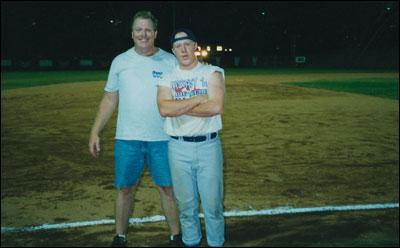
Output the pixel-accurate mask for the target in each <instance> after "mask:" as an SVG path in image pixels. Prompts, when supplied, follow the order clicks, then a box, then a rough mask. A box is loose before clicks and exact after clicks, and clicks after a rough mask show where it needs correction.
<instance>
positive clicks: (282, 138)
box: [1, 73, 399, 246]
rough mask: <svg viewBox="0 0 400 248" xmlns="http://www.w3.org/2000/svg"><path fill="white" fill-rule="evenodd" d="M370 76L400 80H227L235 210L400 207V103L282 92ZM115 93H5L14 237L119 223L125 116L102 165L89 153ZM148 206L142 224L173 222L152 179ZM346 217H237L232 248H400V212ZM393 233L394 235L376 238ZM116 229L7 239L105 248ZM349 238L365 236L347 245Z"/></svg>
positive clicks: (5, 240) (8, 242) (145, 240)
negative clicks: (49, 227)
mask: <svg viewBox="0 0 400 248" xmlns="http://www.w3.org/2000/svg"><path fill="white" fill-rule="evenodd" d="M369 77H371V78H372V77H375V78H376V77H391V78H396V79H397V81H398V78H399V75H398V73H379V74H376V73H375V74H374V73H332V74H330V73H322V74H316V73H313V74H302V75H297V76H296V75H271V76H268V75H257V76H251V75H249V76H229V75H227V80H226V81H227V99H226V107H225V113H224V116H223V125H224V129H223V131H222V132H221V139H222V143H223V153H224V159H225V163H224V166H225V167H224V168H225V169H224V180H225V201H224V205H225V210H248V209H265V208H273V207H278V206H291V207H310V206H323V205H327V204H329V205H332V204H336V205H341V204H362V203H379V202H398V201H399V180H398V179H399V153H398V152H399V139H398V135H399V102H398V100H392V99H386V98H380V97H373V96H366V95H360V94H350V93H346V92H334V91H328V90H320V89H308V88H307V89H306V88H300V87H293V86H288V85H285V84H281V83H283V82H297V81H303V82H304V81H313V80H319V79H329V78H332V79H333V78H334V79H335V80H338V79H342V78H343V79H349V78H352V79H354V78H369ZM103 86H104V83H103V82H97V83H75V84H60V85H52V86H43V87H35V88H29V89H15V90H8V91H4V92H3V91H2V93H1V103H2V104H1V140H2V142H1V160H2V165H1V175H2V176H1V177H2V180H1V186H2V189H1V195H2V200H1V209H2V210H1V222H2V227H23V226H31V225H38V224H43V223H60V222H72V221H82V220H95V219H104V218H111V219H112V218H113V211H114V199H115V196H116V195H115V194H116V192H115V189H114V188H113V186H112V180H113V144H114V142H113V136H114V130H115V116H114V117H113V118H114V119H113V121H112V122H110V123H109V124H108V125H107V127H106V129H105V131H104V133H103V139H102V142H103V154H102V155H101V157H100V159H98V160H94V159H92V158H91V157H90V156H89V153H88V151H87V150H88V149H87V142H88V135H89V131H90V127H91V124H92V122H93V120H94V117H95V114H96V111H97V104H98V103H99V101H100V99H101V97H102V94H103ZM136 199H137V201H136V204H135V210H134V217H142V216H150V215H156V214H161V208H160V204H159V196H158V193H157V191H156V189H155V188H154V186H153V184H152V182H151V179H150V177H149V174H148V173H147V172H146V173H145V175H144V177H143V178H142V180H141V186H140V187H139V190H138V192H137V197H136ZM338 215H339V216H336V215H335V214H321V215H317V214H316V215H311V216H309V215H307V216H305V215H304V216H300V215H299V216H297V215H296V216H293V218H292V217H290V218H287V217H266V218H260V219H257V218H254V219H251V218H233V219H229V220H227V226H228V227H227V245H231V246H253V245H266V246H314V245H324V246H328V245H329V244H330V243H332V244H337V245H342V243H340V242H341V241H343V242H344V244H348V245H350V246H352V245H353V246H357V245H358V244H359V243H357V242H361V243H362V244H365V245H368V242H372V243H371V244H378V243H379V242H380V241H382V242H383V243H379V245H382V246H385V244H387V245H391V246H392V245H393V244H394V246H395V244H396V242H397V246H398V210H390V211H383V212H382V211H372V212H368V213H366V212H363V213H359V214H354V213H352V212H349V213H340V214H338ZM340 216H341V217H340ZM343 216H345V217H343ZM359 216H364V217H365V218H366V219H368V220H367V221H366V223H364V219H363V218H364V217H360V219H358V218H359ZM332 218H333V219H335V220H337V221H338V222H337V223H336V222H335V223H334V222H332V221H333V220H332ZM340 218H344V219H346V220H339V219H340ZM281 223H282V224H281ZM346 223H347V224H346ZM381 224H382V229H374V226H376V225H381ZM256 227H260V228H257V230H259V232H256V230H254V228H256ZM324 228H327V229H326V230H327V231H326V232H322V233H321V234H320V236H318V235H317V236H316V233H318V231H319V230H324ZM331 228H332V229H331ZM357 228H361V229H362V230H361V231H357ZM138 229H139V230H138ZM112 230H113V227H112V226H97V227H88V228H79V229H68V230H59V231H54V232H50V231H49V232H40V233H38V234H19V235H16V234H4V235H3V234H2V239H1V240H2V241H1V244H2V246H14V245H22V246H37V245H39V244H40V245H43V246H47V245H55V246H80V245H82V246H95V245H103V246H104V245H107V244H108V243H107V242H109V240H110V238H111V236H112V233H113V231H112ZM246 230H248V231H247V232H246ZM251 230H254V232H252V231H251ZM277 230H279V231H277ZM345 230H348V232H349V233H351V232H350V231H354V233H355V234H348V236H346V235H347V233H346V231H345ZM130 232H131V233H132V235H131V236H135V237H142V238H137V239H136V238H135V239H136V241H134V240H132V241H131V243H130V245H132V246H155V245H156V246H158V245H160V246H162V244H164V243H163V242H162V241H155V240H154V239H156V240H162V239H163V238H161V237H162V236H165V235H166V233H167V230H166V227H165V223H158V224H157V223H153V224H145V225H143V228H142V227H140V228H138V227H136V226H131V227H130ZM133 233H134V234H133ZM253 233H254V235H252V234H253ZM394 233H396V234H397V235H395V234H394ZM257 235H258V236H257ZM360 235H361V236H360ZM374 235H375V236H374ZM256 236H257V237H256ZM335 236H336V237H337V238H336V239H334V237H335ZM132 238H133V237H132ZM342 238H343V239H342ZM352 240H353V241H354V242H355V243H351V242H352ZM396 240H397V241H396ZM158 242H159V243H158ZM337 242H339V243H337ZM385 242H386V243H385Z"/></svg>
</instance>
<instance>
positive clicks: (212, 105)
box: [186, 100, 224, 117]
mask: <svg viewBox="0 0 400 248" xmlns="http://www.w3.org/2000/svg"><path fill="white" fill-rule="evenodd" d="M223 112H224V107H223V104H220V103H216V102H215V101H212V100H210V101H207V102H205V103H203V104H200V105H198V106H196V107H194V108H192V109H191V110H189V111H188V112H187V113H186V114H187V115H192V116H203V117H207V116H214V115H218V114H223Z"/></svg>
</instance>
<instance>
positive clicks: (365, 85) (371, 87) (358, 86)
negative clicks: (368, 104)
mask: <svg viewBox="0 0 400 248" xmlns="http://www.w3.org/2000/svg"><path fill="white" fill-rule="evenodd" d="M288 84H289V85H293V86H300V87H306V88H316V89H327V90H334V91H344V92H351V93H358V94H365V95H370V96H378V97H384V98H390V99H397V100H398V99H399V81H398V79H394V78H368V79H357V80H346V81H332V80H321V81H313V82H298V83H288Z"/></svg>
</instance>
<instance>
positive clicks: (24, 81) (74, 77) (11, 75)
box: [1, 68, 394, 90]
mask: <svg viewBox="0 0 400 248" xmlns="http://www.w3.org/2000/svg"><path fill="white" fill-rule="evenodd" d="M382 72H394V71H390V70H389V71H388V70H382V69H379V70H378V69H377V70H363V69H346V68H345V69H326V68H239V69H238V68H228V69H226V70H225V74H226V75H230V76H262V75H297V74H299V75H303V74H308V73H311V74H315V73H382ZM107 75H108V70H102V71H39V72H2V73H1V90H9V89H17V88H27V87H34V86H42V85H50V84H60V83H72V82H84V81H100V80H103V81H106V80H107ZM299 86H300V85H299Z"/></svg>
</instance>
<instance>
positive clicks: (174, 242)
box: [169, 234, 184, 247]
mask: <svg viewBox="0 0 400 248" xmlns="http://www.w3.org/2000/svg"><path fill="white" fill-rule="evenodd" d="M169 243H170V245H171V246H172V247H184V244H183V242H182V234H176V235H171V236H170V239H169Z"/></svg>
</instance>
